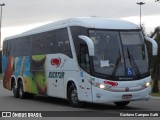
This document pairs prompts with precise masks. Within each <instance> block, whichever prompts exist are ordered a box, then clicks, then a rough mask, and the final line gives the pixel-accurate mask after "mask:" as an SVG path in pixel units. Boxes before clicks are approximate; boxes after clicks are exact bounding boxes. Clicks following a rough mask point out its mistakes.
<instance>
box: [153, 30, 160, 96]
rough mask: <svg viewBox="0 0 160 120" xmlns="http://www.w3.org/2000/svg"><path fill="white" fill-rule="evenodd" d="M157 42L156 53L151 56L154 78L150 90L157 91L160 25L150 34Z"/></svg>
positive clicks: (159, 75) (159, 69) (159, 78)
mask: <svg viewBox="0 0 160 120" xmlns="http://www.w3.org/2000/svg"><path fill="white" fill-rule="evenodd" d="M151 37H152V38H154V39H155V40H156V42H157V44H158V55H157V56H156V57H152V60H151V61H152V67H153V71H152V79H153V80H154V84H153V88H152V92H153V93H159V91H160V90H159V86H160V85H159V84H158V81H159V80H160V27H156V28H155V30H154V32H153V33H152V35H151Z"/></svg>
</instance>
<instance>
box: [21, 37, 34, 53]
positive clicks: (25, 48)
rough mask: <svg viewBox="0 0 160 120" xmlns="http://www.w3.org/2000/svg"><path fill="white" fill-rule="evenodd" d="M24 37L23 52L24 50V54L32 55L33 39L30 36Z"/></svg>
mask: <svg viewBox="0 0 160 120" xmlns="http://www.w3.org/2000/svg"><path fill="white" fill-rule="evenodd" d="M22 39H23V42H22V44H23V45H22V46H23V52H22V55H24V56H25V55H30V51H31V46H32V43H31V39H30V37H24V38H22Z"/></svg>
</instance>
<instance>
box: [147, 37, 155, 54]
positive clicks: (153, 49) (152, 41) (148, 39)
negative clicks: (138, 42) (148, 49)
mask: <svg viewBox="0 0 160 120" xmlns="http://www.w3.org/2000/svg"><path fill="white" fill-rule="evenodd" d="M145 39H146V40H147V41H149V42H150V43H151V44H152V55H155V56H156V55H157V52H158V45H157V43H156V41H155V40H154V39H152V38H150V37H147V36H145Z"/></svg>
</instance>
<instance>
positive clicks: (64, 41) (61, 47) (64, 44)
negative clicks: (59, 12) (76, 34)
mask: <svg viewBox="0 0 160 120" xmlns="http://www.w3.org/2000/svg"><path fill="white" fill-rule="evenodd" d="M56 42H57V45H58V46H57V49H56V50H57V51H56V52H57V53H62V54H65V55H67V56H69V57H72V53H71V47H70V42H69V36H68V32H67V29H66V28H65V29H59V30H57V31H56Z"/></svg>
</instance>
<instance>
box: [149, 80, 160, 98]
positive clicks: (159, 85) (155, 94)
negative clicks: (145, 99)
mask: <svg viewBox="0 0 160 120" xmlns="http://www.w3.org/2000/svg"><path fill="white" fill-rule="evenodd" d="M153 82H154V81H153V80H152V82H151V85H152V86H153ZM158 87H159V93H151V95H152V96H156V97H160V80H159V81H158Z"/></svg>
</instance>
